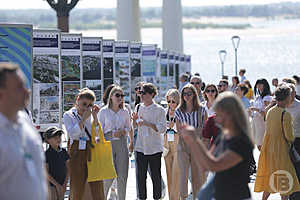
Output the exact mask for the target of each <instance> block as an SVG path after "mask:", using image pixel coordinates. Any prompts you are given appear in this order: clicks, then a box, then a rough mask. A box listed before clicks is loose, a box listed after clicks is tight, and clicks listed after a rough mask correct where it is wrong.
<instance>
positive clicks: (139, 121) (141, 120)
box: [137, 119, 147, 126]
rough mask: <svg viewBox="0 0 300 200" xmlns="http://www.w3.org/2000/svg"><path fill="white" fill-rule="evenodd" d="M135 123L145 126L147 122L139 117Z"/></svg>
mask: <svg viewBox="0 0 300 200" xmlns="http://www.w3.org/2000/svg"><path fill="white" fill-rule="evenodd" d="M137 125H138V126H146V125H147V123H146V122H145V121H144V120H143V119H139V120H138V122H137Z"/></svg>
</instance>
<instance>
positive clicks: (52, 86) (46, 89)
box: [40, 83, 59, 96]
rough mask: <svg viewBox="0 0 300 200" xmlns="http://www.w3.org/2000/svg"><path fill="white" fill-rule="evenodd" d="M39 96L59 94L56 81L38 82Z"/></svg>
mask: <svg viewBox="0 0 300 200" xmlns="http://www.w3.org/2000/svg"><path fill="white" fill-rule="evenodd" d="M40 96H59V85H58V83H40Z"/></svg>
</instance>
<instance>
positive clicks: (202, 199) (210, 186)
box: [197, 172, 216, 200]
mask: <svg viewBox="0 0 300 200" xmlns="http://www.w3.org/2000/svg"><path fill="white" fill-rule="evenodd" d="M215 176H216V174H215V173H214V172H209V174H208V177H207V181H206V183H205V184H204V185H203V186H202V188H201V190H200V192H199V193H198V196H197V198H198V200H212V199H213V198H214V193H215V186H214V179H215Z"/></svg>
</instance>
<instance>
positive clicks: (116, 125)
mask: <svg viewBox="0 0 300 200" xmlns="http://www.w3.org/2000/svg"><path fill="white" fill-rule="evenodd" d="M98 117H99V120H100V123H101V125H102V127H103V132H104V136H105V139H106V140H110V141H111V145H112V153H113V159H114V166H115V169H116V172H117V175H118V177H117V187H118V196H119V199H120V200H125V198H126V185H127V177H128V165H129V158H128V147H127V135H128V132H129V130H130V127H131V122H130V115H129V112H128V110H127V109H126V108H125V106H124V93H123V90H122V89H121V88H120V87H119V86H115V87H114V88H113V89H112V90H111V92H110V94H109V101H108V104H107V105H106V106H104V107H103V108H101V110H100V112H99V114H98ZM112 183H113V179H111V180H105V181H104V193H105V196H107V195H108V191H109V189H110V187H111V185H112Z"/></svg>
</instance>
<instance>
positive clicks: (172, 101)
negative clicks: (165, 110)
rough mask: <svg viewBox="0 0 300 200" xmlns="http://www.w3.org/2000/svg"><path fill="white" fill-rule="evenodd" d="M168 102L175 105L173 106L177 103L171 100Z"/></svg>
mask: <svg viewBox="0 0 300 200" xmlns="http://www.w3.org/2000/svg"><path fill="white" fill-rule="evenodd" d="M167 102H168V103H173V104H175V103H176V102H175V101H174V100H169V101H167Z"/></svg>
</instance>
